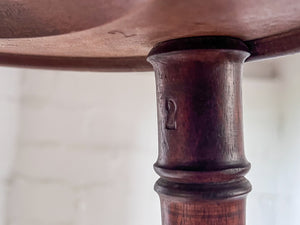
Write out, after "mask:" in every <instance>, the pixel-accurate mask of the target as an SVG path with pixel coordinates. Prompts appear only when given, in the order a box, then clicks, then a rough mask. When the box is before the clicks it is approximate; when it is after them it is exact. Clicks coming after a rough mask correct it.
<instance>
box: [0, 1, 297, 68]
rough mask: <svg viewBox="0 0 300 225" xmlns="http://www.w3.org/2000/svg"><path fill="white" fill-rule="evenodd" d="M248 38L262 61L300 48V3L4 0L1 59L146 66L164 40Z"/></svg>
mask: <svg viewBox="0 0 300 225" xmlns="http://www.w3.org/2000/svg"><path fill="white" fill-rule="evenodd" d="M196 36H229V37H235V38H239V39H241V40H243V41H244V42H245V43H246V44H247V45H248V47H249V49H250V53H251V57H250V58H249V59H248V60H256V59H260V58H265V57H272V56H277V55H284V54H289V53H294V52H298V51H300V1H297V0H278V1H271V0H256V1H239V0H228V1H218V0H211V1H204V0H201V1H199V0H187V1H180V0H164V1H160V0H126V1H125V0H110V1H108V0H85V1H81V0H75V1H74V0H72V1H71V0H66V1H59V0H44V1H40V0H30V1H29V0H20V1H12V0H3V1H1V3H0V64H2V65H9V66H22V67H40V68H53V69H68V70H95V71H147V70H152V68H151V65H150V64H148V63H147V62H146V60H145V59H146V56H147V55H148V53H149V51H150V50H151V49H152V48H153V46H155V45H156V44H157V43H159V42H162V41H166V40H171V39H178V38H184V37H196Z"/></svg>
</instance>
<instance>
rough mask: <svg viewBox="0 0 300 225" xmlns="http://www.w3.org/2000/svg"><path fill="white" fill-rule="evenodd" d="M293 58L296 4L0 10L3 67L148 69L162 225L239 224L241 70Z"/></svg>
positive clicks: (298, 32)
mask: <svg viewBox="0 0 300 225" xmlns="http://www.w3.org/2000/svg"><path fill="white" fill-rule="evenodd" d="M298 51H300V1H297V0H277V1H271V0H255V1H251V0H250V1H240V0H227V1H218V0H210V1H204V0H186V1H182V0H84V1H83V0H65V1H60V0H43V1H41V0H19V1H14V0H2V1H1V2H0V64H1V65H5V66H19V67H34V68H35V67H36V68H51V69H66V70H82V71H83V70H93V71H147V70H151V69H152V67H151V64H152V66H153V68H154V70H155V74H156V84H157V104H158V133H159V156H158V160H157V162H156V163H155V165H154V168H155V171H156V172H157V173H158V174H159V175H160V176H161V178H160V179H159V180H158V181H157V183H156V185H155V190H156V191H157V192H158V194H159V195H160V199H161V207H162V223H163V225H199V224H201V225H216V224H218V225H244V224H245V196H246V194H247V193H248V192H249V191H250V190H251V185H250V183H249V182H248V181H247V180H246V179H245V178H244V175H245V174H246V173H247V171H248V170H249V169H250V164H249V162H248V161H247V159H246V158H245V155H244V150H243V131H242V130H243V128H242V109H241V108H242V103H241V71H242V64H243V63H244V62H245V61H246V62H247V61H251V60H258V59H263V58H268V57H274V56H280V55H284V54H290V53H296V52H298ZM149 52H150V53H149ZM147 57H148V58H147ZM146 58H147V60H148V62H150V63H151V64H150V63H148V62H147V60H146Z"/></svg>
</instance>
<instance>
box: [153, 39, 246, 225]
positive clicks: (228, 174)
mask: <svg viewBox="0 0 300 225" xmlns="http://www.w3.org/2000/svg"><path fill="white" fill-rule="evenodd" d="M248 56H249V53H248V51H247V47H246V45H245V44H244V43H243V42H242V41H240V40H239V39H235V38H229V37H194V38H183V39H177V40H171V41H166V42H163V43H160V44H158V45H157V46H156V47H154V48H153V49H152V51H151V52H150V54H149V56H148V61H149V62H150V63H151V64H152V65H153V67H154V70H155V74H156V85H157V105H158V132H159V156H158V160H157V162H156V163H155V165H154V168H155V171H156V172H157V173H158V174H159V175H160V176H161V178H160V179H159V180H158V181H157V183H156V185H155V190H156V191H157V192H158V194H159V196H160V200H161V207H162V223H163V225H244V224H245V201H246V194H247V193H248V192H249V191H250V190H251V185H250V183H249V182H248V181H247V180H246V179H245V178H244V175H245V174H246V173H247V171H248V170H249V168H250V164H249V163H248V161H247V160H246V158H245V156H244V149H243V128H242V102H241V100H242V99H241V68H242V64H243V62H244V60H245V59H246V58H247V57H248Z"/></svg>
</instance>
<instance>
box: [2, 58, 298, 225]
mask: <svg viewBox="0 0 300 225" xmlns="http://www.w3.org/2000/svg"><path fill="white" fill-rule="evenodd" d="M299 59H300V57H299V55H298V56H292V57H289V58H282V59H276V60H272V61H264V62H260V63H250V64H247V65H246V67H245V76H244V80H243V97H244V127H245V150H246V154H247V157H248V160H249V161H250V162H251V163H252V170H251V172H250V173H249V175H248V178H249V179H250V180H251V182H252V184H253V191H252V193H251V194H250V195H249V197H248V215H247V216H248V217H247V220H248V224H255V225H298V221H297V218H296V217H297V212H298V211H299V209H300V206H299V203H300V193H298V192H297V190H298V189H299V185H300V181H298V180H299V179H298V177H299V173H300V164H299V163H297V160H298V158H299V157H298V156H299V154H300V153H299V151H298V148H299V147H300V142H299V141H298V133H299V131H300V130H299V129H300V112H299V111H300V101H298V99H299V98H298V97H300V90H298V88H297V87H298V84H300V76H299V75H300V74H298V73H299V72H298V71H300V68H299V66H298V63H297V62H299ZM0 71H1V76H2V77H3V80H4V81H3V85H4V86H5V87H4V89H5V88H6V89H5V90H9V91H10V93H12V95H15V96H18V93H19V91H20V98H17V97H16V100H15V101H14V102H13V103H9V102H7V103H6V104H13V105H14V107H15V108H13V113H10V114H9V116H10V117H9V119H6V118H1V117H0V119H1V122H2V123H4V126H3V129H5V130H6V129H7V128H8V127H10V129H12V131H11V133H5V132H2V131H1V130H0V134H1V137H4V139H5V140H9V143H10V144H9V145H10V146H12V147H11V149H12V150H9V149H10V148H8V147H7V148H3V149H4V150H3V151H5V152H3V151H2V150H1V151H2V152H1V154H2V157H3V159H8V160H5V162H10V163H13V166H12V169H11V170H9V169H6V170H3V171H6V172H5V173H4V174H5V176H3V177H4V178H3V179H4V180H7V177H9V179H8V181H9V182H6V183H8V191H9V192H8V195H7V201H5V200H2V201H0V203H1V202H2V203H3V202H4V206H5V207H4V208H5V209H6V211H5V210H4V209H3V210H1V212H2V215H0V219H1V218H3V219H5V221H6V223H3V224H5V225H50V224H51V225H96V224H97V225H99V224H107V225H110V224H111V225H114V224H123V225H126V224H128V225H141V224H143V225H148V224H149V225H150V224H151V225H153V224H160V212H159V200H158V197H157V195H156V193H155V192H154V191H153V184H154V182H155V180H156V179H157V176H156V175H155V173H154V171H153V169H152V164H153V163H154V162H155V160H156V156H157V133H156V132H157V131H156V128H157V125H156V106H155V85H154V76H153V73H152V72H151V73H136V74H110V73H102V74H101V73H99V74H98V73H74V72H58V71H42V70H13V69H4V68H1V70H0ZM9 73H14V76H11V74H9ZM18 73H19V74H18ZM21 73H22V74H21ZM1 79H2V78H1ZM11 79H13V81H11V82H12V83H13V84H14V86H13V87H10V86H9V85H8V83H9V82H10V81H9V80H11ZM5 82H6V83H5ZM0 85H1V86H2V84H0ZM0 91H1V90H0ZM4 95H5V94H4V93H2V92H0V98H1V96H4ZM298 102H299V103H298ZM1 112H2V110H1ZM3 112H5V110H4V111H3ZM12 115H13V118H12ZM297 115H299V119H297V118H298V117H297ZM12 127H13V128H12ZM1 129H2V128H1ZM18 132H19V133H18ZM17 133H18V138H16V134H17ZM5 135H6V136H5ZM0 141H1V139H0ZM4 143H5V142H4V141H1V143H0V144H1V145H2V144H4ZM16 144H17V153H16V156H15V157H13V152H14V146H15V145H16ZM1 159H2V158H1ZM1 162H2V161H1ZM3 165H4V164H3ZM7 168H10V167H7ZM4 183H5V182H4ZM0 187H2V186H0ZM0 191H1V193H0V196H4V195H3V193H4V192H3V188H2V189H0ZM0 200H1V199H0ZM293 207H295V208H293ZM287 216H288V218H287Z"/></svg>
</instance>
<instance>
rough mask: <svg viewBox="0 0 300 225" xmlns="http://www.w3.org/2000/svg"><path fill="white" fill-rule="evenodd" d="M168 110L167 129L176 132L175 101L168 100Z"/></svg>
mask: <svg viewBox="0 0 300 225" xmlns="http://www.w3.org/2000/svg"><path fill="white" fill-rule="evenodd" d="M166 109H167V121H166V128H167V129H168V130H176V126H177V125H176V120H175V116H176V110H177V106H176V103H175V101H174V100H172V99H167V101H166Z"/></svg>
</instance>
